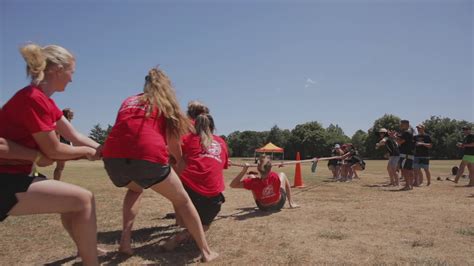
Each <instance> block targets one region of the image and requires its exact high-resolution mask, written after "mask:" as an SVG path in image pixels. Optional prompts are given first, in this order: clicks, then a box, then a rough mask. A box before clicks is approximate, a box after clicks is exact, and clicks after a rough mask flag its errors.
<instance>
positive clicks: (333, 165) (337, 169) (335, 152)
mask: <svg viewBox="0 0 474 266" xmlns="http://www.w3.org/2000/svg"><path fill="white" fill-rule="evenodd" d="M343 154H344V152H343V151H342V149H341V145H339V144H336V145H334V148H333V149H332V150H331V156H341V155H343ZM328 168H329V170H330V171H331V172H332V177H333V178H334V179H337V178H339V177H340V173H341V160H338V159H331V160H329V161H328Z"/></svg>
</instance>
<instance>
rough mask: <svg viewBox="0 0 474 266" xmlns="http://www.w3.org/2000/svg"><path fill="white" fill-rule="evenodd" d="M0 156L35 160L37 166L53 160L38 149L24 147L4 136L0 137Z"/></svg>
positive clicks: (46, 164)
mask: <svg viewBox="0 0 474 266" xmlns="http://www.w3.org/2000/svg"><path fill="white" fill-rule="evenodd" d="M0 158H3V159H16V160H24V161H29V162H36V163H37V164H38V166H48V165H51V164H53V162H54V161H53V160H51V159H49V158H47V157H46V156H44V154H42V153H41V152H39V151H36V150H33V149H29V148H26V147H24V146H21V145H19V144H16V143H15V142H13V141H10V140H6V139H4V138H0Z"/></svg>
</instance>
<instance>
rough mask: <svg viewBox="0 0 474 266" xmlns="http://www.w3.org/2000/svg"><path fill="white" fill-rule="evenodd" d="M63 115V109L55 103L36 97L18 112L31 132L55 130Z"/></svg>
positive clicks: (19, 117)
mask: <svg viewBox="0 0 474 266" xmlns="http://www.w3.org/2000/svg"><path fill="white" fill-rule="evenodd" d="M62 115H63V113H62V111H61V110H59V108H58V107H57V106H56V105H55V104H54V103H52V102H50V103H48V102H47V101H45V100H44V99H41V98H34V99H32V100H31V101H28V103H27V105H26V106H24V107H23V110H21V111H19V112H18V119H21V120H22V121H23V122H24V123H23V125H24V126H25V128H26V129H27V130H28V132H29V133H30V134H34V133H38V132H43V131H52V130H55V129H56V121H58V120H59V119H61V117H62Z"/></svg>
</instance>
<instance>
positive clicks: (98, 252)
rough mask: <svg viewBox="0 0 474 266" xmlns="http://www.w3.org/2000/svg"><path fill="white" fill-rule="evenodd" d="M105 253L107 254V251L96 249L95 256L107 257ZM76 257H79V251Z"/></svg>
mask: <svg viewBox="0 0 474 266" xmlns="http://www.w3.org/2000/svg"><path fill="white" fill-rule="evenodd" d="M107 253H109V251H108V250H106V249H103V248H99V247H97V256H99V257H100V256H105V255H107ZM76 257H80V256H79V251H78V252H77V254H76Z"/></svg>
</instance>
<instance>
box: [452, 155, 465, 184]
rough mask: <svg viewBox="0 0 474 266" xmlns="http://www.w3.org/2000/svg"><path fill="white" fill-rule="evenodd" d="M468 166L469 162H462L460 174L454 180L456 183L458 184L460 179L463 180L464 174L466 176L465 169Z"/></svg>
mask: <svg viewBox="0 0 474 266" xmlns="http://www.w3.org/2000/svg"><path fill="white" fill-rule="evenodd" d="M466 165H467V162H466V161H464V160H463V161H461V163H460V164H459V169H458V173H457V174H456V177H455V178H454V183H456V184H457V183H458V182H459V178H461V176H462V174H464V169H465V168H466Z"/></svg>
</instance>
